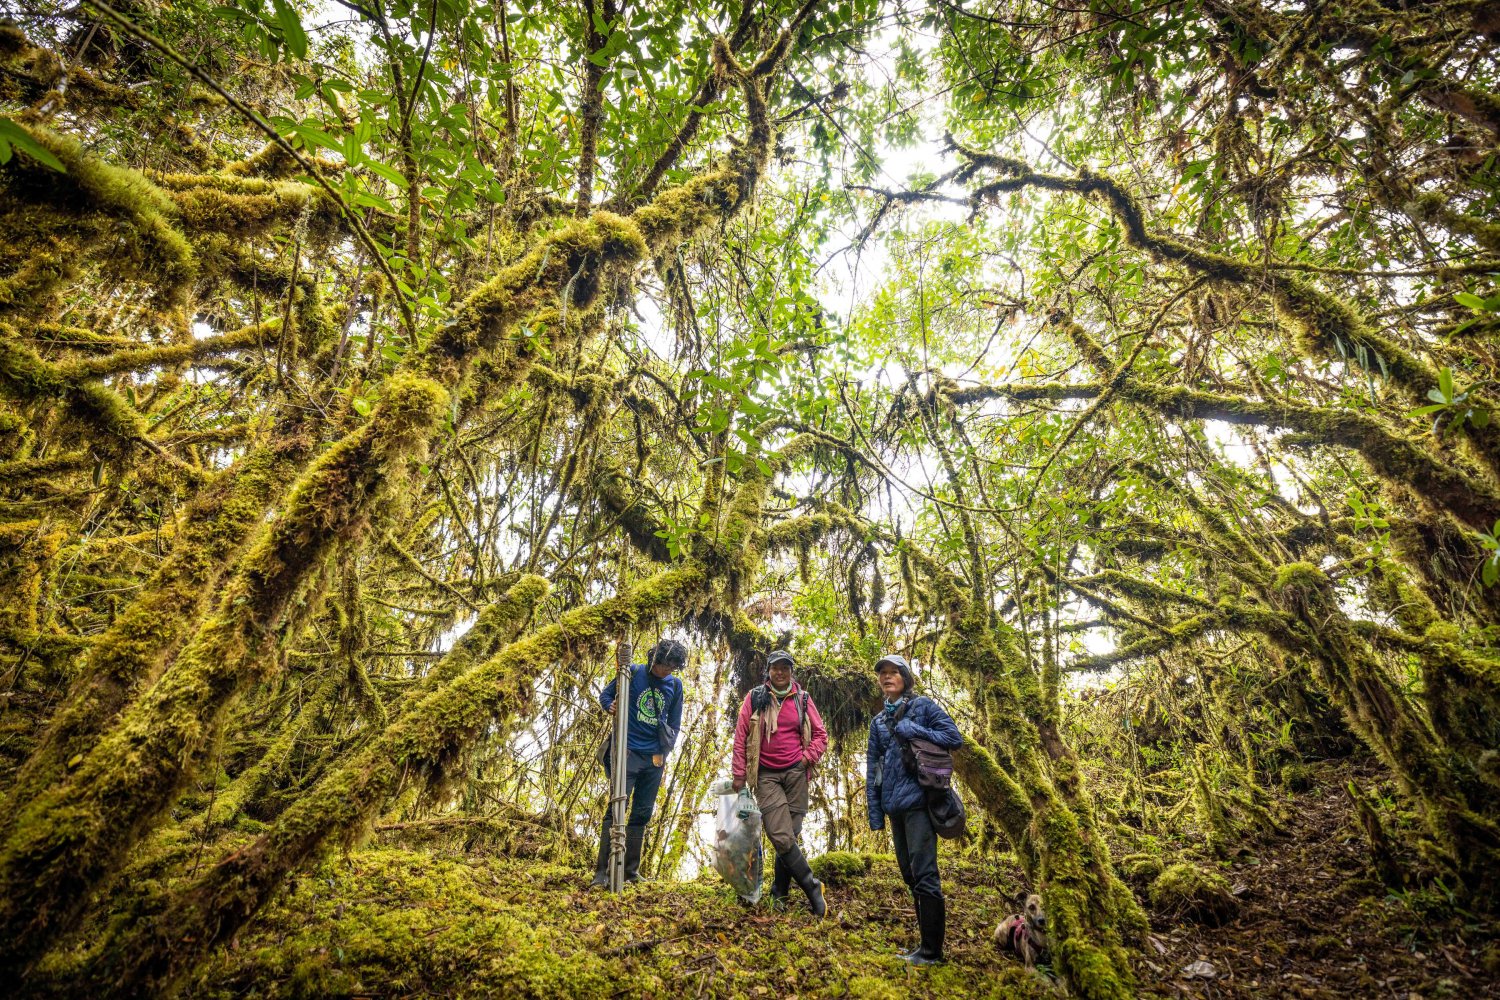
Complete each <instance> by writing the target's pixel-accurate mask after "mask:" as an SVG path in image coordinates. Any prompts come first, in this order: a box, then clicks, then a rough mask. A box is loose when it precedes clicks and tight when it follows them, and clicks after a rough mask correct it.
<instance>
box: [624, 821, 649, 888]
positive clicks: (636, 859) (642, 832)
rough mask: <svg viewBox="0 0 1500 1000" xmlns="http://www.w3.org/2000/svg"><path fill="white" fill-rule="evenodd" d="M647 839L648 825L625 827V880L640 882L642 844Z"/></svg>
mask: <svg viewBox="0 0 1500 1000" xmlns="http://www.w3.org/2000/svg"><path fill="white" fill-rule="evenodd" d="M645 840H646V827H645V826H644V825H641V826H627V827H626V828H625V881H626V882H639V881H640V880H641V844H642V843H644V842H645Z"/></svg>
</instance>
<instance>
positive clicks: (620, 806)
mask: <svg viewBox="0 0 1500 1000" xmlns="http://www.w3.org/2000/svg"><path fill="white" fill-rule="evenodd" d="M615 671H616V673H615V731H614V734H613V737H612V742H611V744H610V767H611V770H610V773H609V808H610V829H609V891H610V892H620V891H621V890H623V889H624V888H625V768H626V763H627V760H628V758H629V755H630V643H629V641H628V640H625V639H621V640H620V643H619V645H617V646H616V647H615Z"/></svg>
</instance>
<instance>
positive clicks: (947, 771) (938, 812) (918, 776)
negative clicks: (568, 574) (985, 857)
mask: <svg viewBox="0 0 1500 1000" xmlns="http://www.w3.org/2000/svg"><path fill="white" fill-rule="evenodd" d="M910 705H911V702H909V701H908V702H907V703H906V704H905V705H902V706H901V707H900V708H898V709H896V711H895V716H894V718H893V717H892V716H890V715H887V716H885V727H886V730H887V731H889V732H890V734H891V739H893V740H895V741H896V742H897V743H899V744H900V745H901V763H902V764H904V765H905V766H906V773H907V774H908V775H909V776H910V777H911V778H912V779H913V780H915V781H916V783H917V786H918V787H919V788H921V789H922V791H923V793H924V794H925V795H926V796H927V815H928V816H929V817H930V818H931V819H932V829H933V831H934V832H935V833H936V834H937V835H938V836H939V837H942V838H944V839H946V840H957V839H958V838H960V837H962V836H963V835H964V834H965V833H966V832H967V828H966V827H967V814H966V813H965V811H964V803H963V800H962V799H960V798H959V797H958V792H957V791H956V790H954V788H953V754H952V753H950V752H949V751H948V750H946V749H945V748H943V747H940V746H938V745H937V744H936V743H933V742H932V741H931V740H923V739H915V740H908V739H903V738H902V737H901V736H899V735H898V734H897V733H896V723H898V722H900V721H901V719H902V718H903V717H904V716H905V715H906V710H907V708H908V707H910Z"/></svg>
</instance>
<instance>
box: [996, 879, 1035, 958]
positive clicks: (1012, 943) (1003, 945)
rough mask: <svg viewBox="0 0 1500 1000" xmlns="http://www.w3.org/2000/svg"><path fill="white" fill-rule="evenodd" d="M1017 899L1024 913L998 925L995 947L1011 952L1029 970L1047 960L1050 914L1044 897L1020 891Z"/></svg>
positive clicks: (1012, 915)
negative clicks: (1048, 914) (1048, 916)
mask: <svg viewBox="0 0 1500 1000" xmlns="http://www.w3.org/2000/svg"><path fill="white" fill-rule="evenodd" d="M1016 902H1017V903H1019V904H1021V912H1020V913H1013V914H1011V915H1010V916H1008V917H1006V918H1005V919H1004V920H1002V921H1000V923H999V925H998V926H996V928H995V946H996V947H997V948H999V949H1000V950H1001V951H1008V952H1010V953H1012V954H1013V955H1015V956H1016V957H1017V958H1019V959H1020V960H1021V961H1023V962H1025V963H1026V968H1028V969H1030V968H1032V967H1033V966H1035V965H1036V964H1037V963H1038V962H1045V961H1047V914H1046V913H1045V912H1044V911H1043V910H1042V897H1040V896H1038V895H1037V894H1036V893H1026V892H1019V893H1017V894H1016Z"/></svg>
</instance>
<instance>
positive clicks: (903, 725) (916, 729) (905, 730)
mask: <svg viewBox="0 0 1500 1000" xmlns="http://www.w3.org/2000/svg"><path fill="white" fill-rule="evenodd" d="M896 735H897V736H899V737H901V738H902V739H903V740H920V739H924V738H925V737H924V735H923V730H922V727H921V726H919V725H917V724H916V723H915V722H913V721H911V720H910V719H902V720H901V721H900V722H898V723H896Z"/></svg>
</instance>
